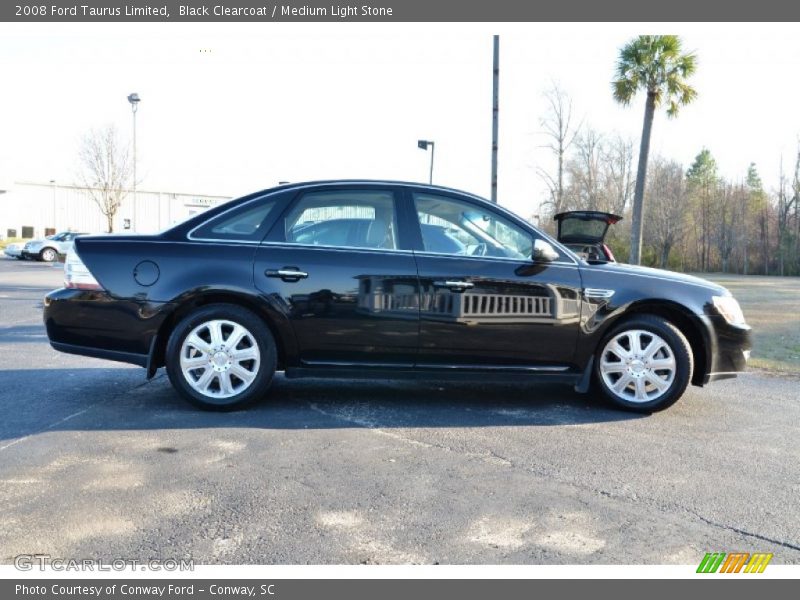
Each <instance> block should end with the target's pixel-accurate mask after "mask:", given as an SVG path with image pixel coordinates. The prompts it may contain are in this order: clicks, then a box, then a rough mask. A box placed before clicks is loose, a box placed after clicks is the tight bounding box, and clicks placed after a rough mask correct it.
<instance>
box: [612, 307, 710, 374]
mask: <svg viewBox="0 0 800 600" xmlns="http://www.w3.org/2000/svg"><path fill="white" fill-rule="evenodd" d="M636 315H655V316H657V317H661V318H662V319H664V320H666V321H669V322H670V323H672V324H673V325H674V326H675V327H677V328H678V329H679V330H680V331H681V333H682V334H683V335H684V336H685V337H686V339H687V341H688V342H689V346H690V347H691V349H692V356H693V358H694V372H693V374H692V380H691V383H692V385H703V382H704V381H705V378H706V375H707V374H708V373H709V372H710V369H711V338H710V336H709V333H708V331H707V330H706V328H705V327H704V326H703V324H702V322H701V321H700V319H698V318H697V315H695V314H694V313H693V312H692V311H691V310H689V309H688V308H687V307H685V306H683V305H682V304H679V303H677V302H673V301H670V300H638V301H636V302H633V303H631V304H630V305H629V306H628V309H627V310H626V311H625V312H624V313H623V314H622V315H620V318H618V319H617V320H616V322H615V323H614V326H616V325H618V324H619V323H622V322H624V321H625V320H626V319H628V318H630V317H633V316H636Z"/></svg>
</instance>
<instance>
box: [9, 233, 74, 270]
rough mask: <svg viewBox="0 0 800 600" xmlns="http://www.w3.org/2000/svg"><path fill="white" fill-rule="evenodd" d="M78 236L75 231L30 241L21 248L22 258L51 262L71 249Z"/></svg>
mask: <svg viewBox="0 0 800 600" xmlns="http://www.w3.org/2000/svg"><path fill="white" fill-rule="evenodd" d="M79 235H86V234H85V233H78V232H76V231H62V232H61V233H57V234H55V235H50V236H48V237H46V238H44V239H43V240H31V241H30V242H28V243H27V244H25V246H23V248H22V258H32V259H35V260H42V261H45V262H53V261H54V260H56V259H57V258H58V255H59V254H66V253H67V252H68V251H69V249H70V248H71V247H72V242H73V240H74V239H75V238H76V237H78V236H79Z"/></svg>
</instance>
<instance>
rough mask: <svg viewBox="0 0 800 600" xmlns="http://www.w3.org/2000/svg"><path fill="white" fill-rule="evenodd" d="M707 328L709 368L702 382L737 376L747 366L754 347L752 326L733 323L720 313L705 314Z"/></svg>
mask: <svg viewBox="0 0 800 600" xmlns="http://www.w3.org/2000/svg"><path fill="white" fill-rule="evenodd" d="M702 320H703V323H704V325H705V327H706V330H707V335H708V338H709V339H708V340H707V348H708V353H709V356H708V369H707V371H706V373H705V376H704V377H703V381H702V383H704V384H705V383H709V382H710V381H717V380H719V379H730V378H732V377H736V375H737V374H738V373H741V372H742V371H744V370H745V369H746V368H747V360H748V359H749V358H750V350H751V349H752V331H751V329H750V326H748V325H745V326H743V327H740V326H738V325H731V324H730V323H728V322H727V321H726V320H725V319H724V318H723V317H721V316H719V315H704V316H703V317H702Z"/></svg>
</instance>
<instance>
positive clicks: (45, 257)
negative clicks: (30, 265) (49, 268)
mask: <svg viewBox="0 0 800 600" xmlns="http://www.w3.org/2000/svg"><path fill="white" fill-rule="evenodd" d="M56 258H58V253H57V252H56V251H55V250H54V249H53V248H44V249H43V250H42V251H41V252H39V260H41V261H44V262H53V261H54V260H55V259H56Z"/></svg>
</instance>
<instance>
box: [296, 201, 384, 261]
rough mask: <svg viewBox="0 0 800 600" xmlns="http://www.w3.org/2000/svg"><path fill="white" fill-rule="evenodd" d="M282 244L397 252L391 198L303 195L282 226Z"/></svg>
mask: <svg viewBox="0 0 800 600" xmlns="http://www.w3.org/2000/svg"><path fill="white" fill-rule="evenodd" d="M284 228H285V235H286V242H288V243H290V244H303V245H310V246H338V247H345V248H373V249H386V250H394V249H396V248H397V219H396V218H395V209H394V196H393V194H392V193H391V192H385V191H372V190H370V191H338V190H337V191H331V192H313V193H310V194H306V195H304V196H303V197H302V198H301V199H300V201H299V202H298V203H297V205H296V206H295V207H294V209H293V210H292V211H291V212H290V213H289V215H288V216H287V217H286V219H285V222H284Z"/></svg>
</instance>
